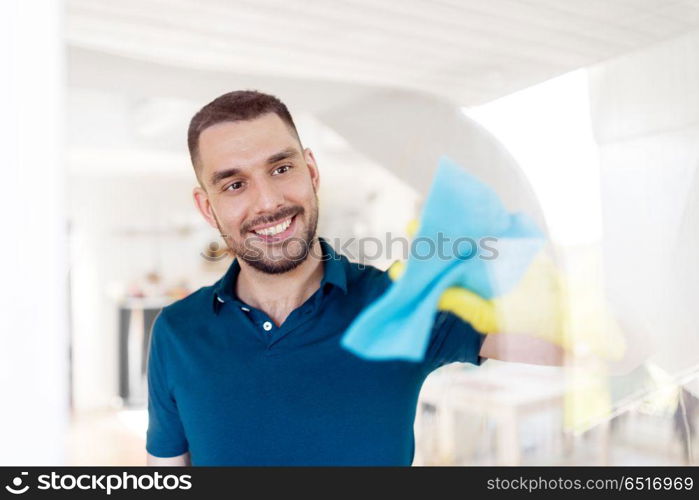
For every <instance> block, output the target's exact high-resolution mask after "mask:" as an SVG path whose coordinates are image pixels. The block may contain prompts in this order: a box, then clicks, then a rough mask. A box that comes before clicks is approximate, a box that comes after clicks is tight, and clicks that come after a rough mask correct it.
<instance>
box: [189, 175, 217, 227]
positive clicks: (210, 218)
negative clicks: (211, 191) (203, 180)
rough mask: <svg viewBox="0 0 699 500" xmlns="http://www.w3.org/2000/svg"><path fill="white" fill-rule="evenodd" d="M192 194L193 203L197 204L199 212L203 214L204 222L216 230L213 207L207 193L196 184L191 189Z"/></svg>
mask: <svg viewBox="0 0 699 500" xmlns="http://www.w3.org/2000/svg"><path fill="white" fill-rule="evenodd" d="M192 195H193V196H194V204H195V205H196V206H197V209H198V210H199V212H200V213H201V214H202V215H203V216H204V219H206V222H208V223H209V225H210V226H211V227H213V228H214V229H216V230H217V231H218V225H217V224H216V216H215V215H214V209H213V208H212V206H211V202H210V200H209V195H208V193H207V192H206V191H205V190H204V189H202V188H201V187H199V186H197V187H195V188H194V190H193V191H192Z"/></svg>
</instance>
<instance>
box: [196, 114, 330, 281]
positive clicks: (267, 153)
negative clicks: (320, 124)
mask: <svg viewBox="0 0 699 500" xmlns="http://www.w3.org/2000/svg"><path fill="white" fill-rule="evenodd" d="M199 178H200V180H201V183H202V185H203V187H204V189H202V188H201V187H196V188H195V189H194V199H195V201H196V203H197V207H198V208H199V210H200V211H201V213H202V215H204V217H205V218H206V220H207V221H208V222H209V224H211V226H212V227H216V228H218V230H219V231H220V232H221V234H223V235H226V236H225V240H226V244H227V245H228V247H229V248H230V249H231V251H233V253H234V254H235V255H236V256H237V257H238V258H239V259H241V260H243V261H245V262H247V263H248V264H250V265H251V266H252V267H254V268H255V269H258V270H260V271H263V272H266V273H271V274H275V273H283V272H286V271H289V270H291V269H293V268H295V267H296V266H298V265H299V264H301V263H302V262H303V261H304V260H305V259H306V257H307V256H308V252H309V250H310V249H311V244H312V242H313V239H314V238H315V234H316V228H317V224H318V198H317V194H316V192H317V189H318V182H319V175H318V168H317V166H316V163H315V159H314V158H313V153H311V151H310V150H308V149H306V150H301V146H300V144H299V142H298V139H297V138H296V136H295V135H294V133H293V131H292V130H291V129H289V127H288V126H287V125H286V124H285V123H284V122H283V121H282V120H281V118H279V116H277V115H276V114H274V113H269V114H265V115H262V116H260V117H258V118H256V119H254V120H250V121H238V122H225V123H219V124H217V125H213V126H211V127H209V128H206V129H204V131H203V132H202V133H201V135H200V136H199Z"/></svg>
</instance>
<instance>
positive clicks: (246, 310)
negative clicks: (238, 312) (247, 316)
mask: <svg viewBox="0 0 699 500" xmlns="http://www.w3.org/2000/svg"><path fill="white" fill-rule="evenodd" d="M240 308H241V309H242V310H243V311H245V312H250V308H248V307H245V306H240Z"/></svg>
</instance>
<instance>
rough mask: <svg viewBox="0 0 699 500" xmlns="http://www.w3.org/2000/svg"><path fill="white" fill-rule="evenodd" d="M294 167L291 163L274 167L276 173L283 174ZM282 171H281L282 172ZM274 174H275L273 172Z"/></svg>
mask: <svg viewBox="0 0 699 500" xmlns="http://www.w3.org/2000/svg"><path fill="white" fill-rule="evenodd" d="M292 168H293V167H292V166H291V165H281V166H279V167H277V168H275V169H274V173H275V174H276V173H280V174H283V173H284V172H286V171H288V170H291V169H292ZM280 171H281V172H280ZM273 175H274V174H273Z"/></svg>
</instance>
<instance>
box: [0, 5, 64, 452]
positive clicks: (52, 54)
mask: <svg viewBox="0 0 699 500" xmlns="http://www.w3.org/2000/svg"><path fill="white" fill-rule="evenodd" d="M62 8H63V2H60V1H55V0H45V1H25V0H16V1H11V0H10V1H3V2H0V67H2V78H0V109H2V113H0V151H2V157H3V162H2V164H3V167H2V180H3V186H2V196H0V227H1V228H2V245H0V276H2V280H1V281H0V318H2V323H1V324H0V397H1V398H2V411H0V465H20V464H21V465H61V464H62V463H63V462H64V436H65V430H66V428H67V418H68V409H69V406H68V405H69V399H68V342H67V326H66V318H67V314H66V312H67V298H66V286H67V280H66V271H67V267H68V266H67V261H66V257H67V255H66V244H65V243H66V238H65V232H66V218H65V209H64V201H65V200H64V189H63V188H64V168H63V160H62V153H63V152H62V145H63V142H62V140H63V137H62V131H63V97H64V96H63V76H64V75H63V68H64V61H63V53H62V38H61V35H62V33H61V27H62V14H63V10H62Z"/></svg>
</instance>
